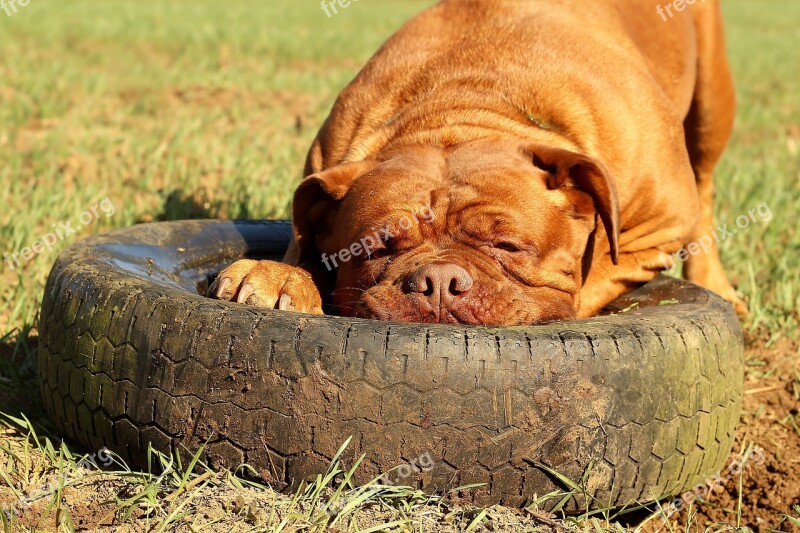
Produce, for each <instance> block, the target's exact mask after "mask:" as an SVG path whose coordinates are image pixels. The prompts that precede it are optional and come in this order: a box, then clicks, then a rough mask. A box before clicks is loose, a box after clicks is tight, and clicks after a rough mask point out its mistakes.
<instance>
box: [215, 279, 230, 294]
mask: <svg viewBox="0 0 800 533" xmlns="http://www.w3.org/2000/svg"><path fill="white" fill-rule="evenodd" d="M230 284H231V278H222V281H220V279H219V278H217V279H216V281H214V284H213V285H212V286H211V290H212V291H214V296H215V297H217V298H222V297H223V295H224V294H225V292H226V291H227V290H228V287H229V286H230Z"/></svg>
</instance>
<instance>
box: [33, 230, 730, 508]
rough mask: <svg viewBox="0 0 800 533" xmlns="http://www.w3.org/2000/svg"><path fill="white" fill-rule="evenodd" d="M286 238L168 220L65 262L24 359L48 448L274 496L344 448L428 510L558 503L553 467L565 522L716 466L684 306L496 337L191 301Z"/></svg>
mask: <svg viewBox="0 0 800 533" xmlns="http://www.w3.org/2000/svg"><path fill="white" fill-rule="evenodd" d="M290 235H291V226H290V225H289V223H287V222H281V221H272V222H255V223H254V222H236V223H233V222H218V221H184V222H165V223H157V224H145V225H140V226H135V227H133V228H129V229H124V230H120V231H115V232H111V233H107V234H104V235H101V236H97V237H93V238H90V239H87V240H84V241H82V242H79V243H77V244H76V245H74V246H72V247H70V248H69V249H67V250H66V251H65V252H63V253H62V254H61V256H60V257H59V259H58V261H57V262H56V264H55V266H54V267H53V270H52V272H51V273H50V276H49V278H48V281H47V286H46V289H45V294H44V299H43V303H42V311H41V321H40V341H39V351H38V369H39V378H40V380H41V392H42V395H43V398H44V404H45V406H46V409H47V411H48V413H49V415H50V416H51V418H52V420H53V421H54V422H55V424H56V426H57V428H58V429H59V430H60V431H61V432H63V434H64V435H66V436H67V437H69V438H70V439H73V440H75V441H77V442H78V443H80V444H81V445H83V446H86V447H88V448H90V449H99V448H101V447H102V446H108V447H109V448H110V449H112V450H114V451H115V452H117V453H119V454H120V455H121V456H122V457H123V458H126V459H127V460H129V461H132V462H134V464H139V465H143V464H146V462H145V461H146V458H147V454H148V446H149V445H152V447H153V448H154V449H156V450H160V451H163V452H170V451H175V450H178V451H180V452H181V453H186V450H191V451H194V450H198V449H199V448H200V447H201V446H202V445H203V444H204V443H207V446H206V447H205V449H204V452H203V459H204V460H205V461H206V462H207V463H209V464H210V465H212V466H215V467H228V468H236V467H238V466H240V465H242V464H243V463H247V464H249V465H251V466H252V467H254V469H255V472H257V474H254V475H255V476H256V477H258V478H260V479H261V480H263V481H265V482H268V483H270V484H271V485H272V486H273V487H275V488H276V489H279V490H290V489H292V488H294V487H296V486H297V485H298V484H299V482H300V481H302V480H308V479H312V478H313V476H314V475H316V474H317V473H320V472H324V471H325V470H326V469H327V467H328V465H329V462H330V461H331V458H332V457H333V455H334V454H335V452H336V451H337V449H338V448H339V446H340V445H341V444H342V443H343V442H344V441H345V440H346V439H347V438H348V437H349V436H351V435H352V436H353V440H352V442H351V444H350V447H349V449H348V450H347V451H346V453H345V455H344V458H345V461H346V462H350V463H352V461H354V460H355V459H356V458H357V457H359V456H360V455H361V454H365V459H364V461H363V463H362V466H361V467H360V468H359V470H358V474H357V481H359V482H365V481H368V480H369V479H371V478H373V477H374V476H376V475H379V474H380V473H381V472H386V471H388V470H390V469H393V468H396V467H398V466H400V465H406V466H405V467H401V468H399V469H397V470H395V471H394V472H393V473H392V474H390V475H389V478H388V480H387V481H388V482H391V483H397V484H403V485H412V486H417V487H420V488H422V489H423V490H425V491H430V492H433V491H445V490H450V489H453V488H456V487H461V486H463V485H466V484H471V483H485V485H484V486H482V487H480V488H476V489H470V490H462V491H457V492H455V493H454V494H455V495H456V497H458V498H460V499H462V500H468V501H469V502H472V503H475V504H479V505H489V504H494V503H502V504H505V505H510V506H521V505H525V504H526V503H528V502H530V501H531V500H532V499H533V498H534V496H535V495H538V496H542V495H544V494H547V493H549V492H551V491H555V490H562V489H563V488H564V487H563V485H562V484H561V482H559V481H558V479H557V477H556V476H554V475H553V474H552V472H550V471H549V469H551V470H553V471H556V472H559V473H561V474H563V475H565V476H567V477H568V478H570V479H573V480H580V479H582V478H583V479H584V481H585V488H586V494H587V495H589V496H590V498H585V496H584V495H577V496H576V497H575V498H574V499H573V500H572V502H571V503H570V504H569V507H568V508H569V509H572V510H576V509H581V508H584V506H588V507H589V508H598V507H599V508H604V507H610V506H621V505H627V504H630V503H631V502H647V501H652V500H653V499H655V498H661V497H665V496H667V495H671V494H676V493H679V492H681V491H683V490H684V489H686V488H688V487H692V486H694V485H695V484H697V483H699V482H700V481H702V480H703V479H704V478H705V477H706V476H708V475H709V474H712V473H716V472H717V471H719V470H720V469H721V468H722V466H723V463H724V462H725V460H726V458H727V456H728V454H729V453H730V450H731V446H732V443H733V437H734V429H735V427H736V424H737V422H738V420H739V415H740V411H741V403H742V387H743V346H742V338H741V330H740V326H739V322H738V319H737V317H736V315H735V313H734V311H733V309H732V308H731V307H730V306H729V305H728V304H727V303H726V302H724V301H723V300H722V299H721V298H719V297H718V296H716V295H714V294H712V293H710V292H708V291H706V290H704V289H701V288H700V287H697V286H695V285H692V284H690V283H687V282H684V281H680V280H677V279H672V278H667V277H660V278H657V279H655V280H654V281H652V282H650V283H648V284H647V285H645V286H643V287H642V288H640V289H638V290H635V291H633V292H631V293H629V294H627V295H625V296H624V297H622V298H621V299H619V300H617V301H616V302H614V303H613V304H611V305H610V306H609V308H608V311H609V312H611V313H615V312H616V311H620V310H624V309H626V308H630V307H631V306H632V305H634V308H633V309H632V310H629V311H628V312H619V313H616V314H608V315H607V316H600V317H597V318H592V319H587V320H576V321H568V322H560V323H552V324H548V325H538V326H530V327H499V328H484V327H467V326H449V325H431V324H427V325H426V324H402V323H389V322H378V321H369V320H360V319H351V318H340V317H320V316H311V315H303V314H299V313H288V312H281V311H273V310H266V309H258V308H253V307H248V306H244V305H239V304H234V303H229V302H220V301H216V300H211V299H208V298H205V297H204V296H201V294H202V293H204V291H205V288H206V287H207V286H208V282H209V280H210V279H213V275H214V274H215V273H216V272H218V271H219V270H221V268H222V267H223V266H224V265H226V264H229V263H230V262H232V261H233V260H236V259H239V258H242V257H245V256H246V257H256V258H273V259H274V258H279V257H280V256H281V255H282V253H283V251H284V249H285V248H286V246H287V243H288V240H289V238H290ZM664 300H672V301H673V303H674V301H677V303H674V304H673V305H659V303H664ZM408 465H411V466H413V467H412V468H409V466H408ZM403 475H405V476H406V477H401V476H403ZM584 476H585V477H584ZM393 477H394V478H396V479H393ZM586 499H588V502H587V501H586Z"/></svg>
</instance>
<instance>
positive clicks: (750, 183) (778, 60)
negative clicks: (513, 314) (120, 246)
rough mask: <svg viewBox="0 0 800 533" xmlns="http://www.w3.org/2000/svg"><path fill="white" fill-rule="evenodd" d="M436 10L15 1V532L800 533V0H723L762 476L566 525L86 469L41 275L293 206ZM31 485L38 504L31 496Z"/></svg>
mask: <svg viewBox="0 0 800 533" xmlns="http://www.w3.org/2000/svg"><path fill="white" fill-rule="evenodd" d="M8 1H10V0H8ZM430 3H431V2H430V1H427V0H425V1H423V0H381V1H380V2H378V1H377V0H363V1H361V2H353V3H351V4H350V5H349V7H347V8H345V9H343V8H339V9H338V12H337V13H336V14H334V13H332V12H330V9H329V14H330V16H328V14H326V12H325V11H324V10H322V9H321V8H320V5H319V4H318V3H317V2H316V1H311V0H300V1H298V0H270V1H269V2H258V3H256V2H245V1H244V0H231V1H228V2H214V1H212V0H194V1H190V0H173V1H171V2H147V3H142V2H134V1H133V0H114V1H106V2H93V1H91V0H73V1H71V2H56V1H55V0H32V1H30V2H29V3H27V5H25V6H23V5H21V1H20V0H17V1H16V3H15V4H14V5H13V6H11V5H10V4H4V5H7V6H9V7H8V12H4V11H1V10H0V102H2V105H0V185H1V186H0V204H2V205H4V206H5V208H4V209H2V210H0V254H7V255H6V256H4V257H3V262H2V263H0V412H2V413H5V415H4V416H3V420H4V422H3V424H2V428H0V431H1V432H2V436H0V506H3V505H5V506H7V511H8V512H7V513H3V514H2V523H3V525H4V529H6V530H14V531H27V530H40V531H53V530H55V529H56V528H59V529H61V530H72V529H75V530H82V529H95V528H97V529H100V530H108V531H111V530H113V531H143V530H147V531H200V530H207V531H249V530H269V531H298V530H308V531H315V530H316V531H322V530H324V529H325V528H326V527H328V528H329V529H330V530H331V531H333V530H339V531H346V530H360V531H379V530H384V529H385V530H390V531H402V530H404V529H405V530H419V531H423V530H424V531H460V530H464V529H471V530H476V531H477V530H482V529H487V530H493V531H524V530H526V529H527V530H536V531H549V530H553V531H563V530H565V529H578V530H582V529H594V530H614V531H621V530H622V529H623V528H624V526H625V525H626V524H629V525H631V527H635V526H636V524H639V525H640V527H641V528H642V529H645V530H658V529H660V530H662V531H664V530H678V529H683V527H684V526H686V527H688V529H686V530H687V531H688V530H692V531H702V530H704V529H706V528H707V529H709V530H713V531H718V530H725V529H726V528H728V527H730V528H740V530H742V531H744V530H745V528H750V529H751V530H753V531H768V530H770V529H771V528H772V529H775V530H782V531H800V416H798V415H799V414H800V413H798V409H800V355H798V334H797V327H798V319H800V315H799V314H798V311H797V310H798V308H800V269H798V268H797V265H798V252H800V235H799V234H798V225H797V215H798V208H800V179H799V178H800V158H799V157H798V153H799V151H800V100H798V99H797V95H798V94H800V74H798V71H797V64H796V63H797V62H796V58H797V50H798V49H799V48H800V29H798V26H797V21H798V20H800V3H797V2H796V1H795V0H773V1H771V2H770V3H769V9H766V5H765V4H764V3H762V2H753V1H752V0H726V1H725V3H724V11H725V18H726V21H727V27H728V37H729V42H728V48H729V52H730V56H731V61H732V65H733V69H734V75H735V78H736V82H737V90H738V100H739V112H738V120H737V124H736V131H735V134H734V137H733V139H732V141H731V145H730V149H729V150H728V152H727V153H726V155H725V158H724V160H723V162H722V164H721V166H720V168H719V172H718V174H717V183H718V191H717V198H716V206H715V210H716V213H717V217H718V222H719V223H720V224H726V223H727V224H728V225H729V227H731V228H732V227H734V226H735V224H736V219H737V217H738V216H739V215H742V214H747V212H748V211H750V210H751V209H755V208H757V207H758V206H762V207H761V211H760V212H759V213H764V214H766V213H769V216H763V217H758V220H757V221H756V222H752V223H750V224H749V225H748V226H747V227H746V228H743V229H741V230H739V231H738V232H737V233H736V234H735V235H733V236H731V237H729V238H727V239H726V240H724V241H723V242H721V245H720V246H721V250H722V256H723V262H724V263H725V265H726V268H727V269H728V272H729V273H730V275H731V278H732V280H733V281H734V283H735V284H736V286H737V287H738V289H739V291H740V292H741V293H742V294H743V296H744V297H745V298H746V299H747V301H748V302H749V305H750V311H751V314H750V316H749V317H748V318H747V319H746V320H745V321H744V329H745V336H746V344H747V350H746V358H747V369H748V370H747V374H746V383H745V389H746V396H745V405H744V407H745V413H744V415H743V417H742V422H741V427H740V429H739V437H738V444H737V449H736V451H740V450H741V449H750V450H752V449H753V446H756V447H760V448H761V449H763V461H755V460H752V461H749V462H748V463H747V466H746V467H745V468H744V470H743V471H742V473H741V475H737V476H732V477H731V479H730V480H729V481H728V482H727V483H726V484H725V485H724V487H722V488H719V489H717V490H715V491H710V492H708V493H707V496H706V499H705V500H703V501H699V502H697V503H695V504H694V505H693V506H692V507H691V509H690V510H689V511H688V512H687V511H686V510H684V511H682V512H681V513H679V514H675V515H673V516H672V517H671V521H672V522H673V523H674V524H672V525H669V526H668V525H666V523H665V521H664V520H663V518H662V517H661V516H659V515H658V513H656V514H654V515H650V516H648V514H647V513H643V512H639V513H634V514H632V515H624V516H622V517H614V515H613V513H612V512H606V513H601V514H599V515H597V516H593V517H578V518H567V519H566V520H563V519H562V517H560V516H558V515H553V516H550V515H546V514H543V513H541V512H539V511H537V510H536V509H535V508H529V509H523V510H517V509H504V508H499V507H495V508H491V509H485V510H484V509H474V508H462V507H459V506H457V505H453V504H452V503H451V502H449V501H447V498H446V497H445V498H443V499H442V498H430V497H426V496H424V495H422V494H419V493H417V492H415V491H414V490H412V489H401V488H397V489H395V490H394V491H393V492H392V491H390V492H388V493H384V494H370V493H362V498H361V499H362V500H363V501H359V499H358V498H355V499H354V498H353V497H352V495H351V496H350V499H348V500H346V501H349V502H352V507H353V509H352V510H351V509H350V508H347V507H346V508H344V509H342V510H341V512H339V513H338V515H337V514H336V513H332V514H328V513H325V511H324V510H322V509H321V505H322V502H324V501H327V500H329V499H330V497H331V495H332V494H333V491H334V490H335V489H336V488H337V486H338V481H336V480H334V481H330V482H326V481H325V480H321V482H320V484H318V485H316V486H312V487H310V488H308V490H306V491H305V492H301V493H298V494H296V495H281V494H276V493H274V492H272V491H270V490H269V489H268V488H266V487H261V486H257V485H248V484H246V483H245V484H244V485H243V483H244V482H242V481H240V480H239V479H238V478H237V477H236V476H233V475H231V474H230V473H226V472H222V473H215V472H209V471H206V470H205V469H204V468H203V467H202V465H195V468H194V469H192V471H190V468H189V467H190V466H191V465H176V464H173V465H172V466H171V467H170V468H167V469H166V470H165V471H164V472H163V473H161V474H155V473H153V474H149V473H147V472H139V471H135V470H133V471H131V470H130V469H126V468H125V467H124V466H121V465H114V466H113V467H112V468H104V469H103V470H98V469H96V468H94V466H93V465H92V463H91V462H88V461H87V460H84V461H83V466H84V468H78V466H77V463H79V462H80V461H81V457H82V454H91V453H96V452H97V451H96V450H81V449H79V448H76V447H75V446H74V445H70V443H63V444H60V443H59V440H58V438H57V435H53V434H52V433H51V431H52V430H51V428H50V426H49V424H48V422H47V419H46V417H45V416H44V415H43V413H42V407H41V403H40V402H39V400H38V392H37V391H36V381H35V375H34V372H33V369H34V366H33V364H32V358H33V354H34V352H35V349H36V338H37V330H36V324H37V312H38V307H39V304H40V299H41V294H42V287H43V285H44V281H45V279H46V276H47V273H48V271H49V267H50V266H51V265H52V263H53V261H54V260H55V258H56V256H57V254H58V252H59V251H60V250H62V249H63V248H64V247H66V246H68V245H70V244H71V243H73V242H75V241H76V240H77V239H80V238H81V237H84V236H87V235H90V234H93V233H98V232H103V231H107V230H109V229H112V228H118V227H124V226H129V225H131V224H134V223H137V222H144V221H150V220H172V219H181V218H205V217H212V218H272V217H285V216H286V215H287V213H288V206H289V202H290V197H291V192H292V190H293V189H294V187H295V186H296V184H297V182H298V180H299V178H300V173H301V169H302V164H303V160H304V157H305V151H306V149H307V147H308V146H309V144H310V142H311V140H312V138H313V136H314V134H315V132H316V129H317V128H318V127H319V125H320V124H321V123H322V120H323V119H324V117H325V115H326V113H327V111H328V109H329V108H330V106H331V104H332V103H333V100H334V98H335V96H336V94H337V93H338V91H339V90H341V88H342V87H343V86H344V85H345V84H346V83H347V82H348V81H349V80H350V79H351V78H352V77H353V75H354V74H355V73H356V72H357V70H358V68H359V67H360V65H362V64H363V62H364V61H365V60H366V59H367V58H368V57H369V55H370V54H371V53H372V51H374V50H375V49H376V48H377V47H378V46H379V45H380V43H381V42H382V41H383V40H384V39H385V38H386V37H387V36H388V35H389V34H390V33H391V32H392V30H393V29H394V28H396V27H397V26H398V25H399V24H400V23H401V22H402V21H403V20H405V19H406V18H407V17H408V16H410V15H411V14H412V13H414V12H417V11H418V10H420V9H421V8H423V7H424V6H426V5H429V4H430ZM0 8H2V6H0ZM662 23H664V24H669V21H666V22H662V20H661V19H660V18H657V15H656V13H655V12H654V21H653V24H662ZM764 206H766V207H764ZM48 234H49V235H48ZM38 239H41V240H42V242H43V243H46V246H45V245H44V244H38V245H36V248H37V249H36V250H35V251H38V252H40V253H34V250H31V251H28V252H27V253H26V252H25V249H26V247H32V246H34V243H35V242H36V241H37V240H38ZM15 254H16V255H15ZM22 255H25V257H22ZM759 457H760V456H759ZM96 459H97V458H96V457H95V462H97V461H96ZM158 460H159V458H158V457H154V461H158ZM164 460H166V459H164ZM731 460H733V456H732V457H731ZM334 466H335V465H334ZM86 467H88V468H86ZM153 472H156V469H155V468H154V469H153ZM337 479H338V478H337ZM323 485H328V486H326V487H323ZM31 497H33V498H38V499H37V500H36V501H35V502H34V503H32V504H30V505H26V504H24V503H21V501H20V498H22V499H26V500H27V499H30V498H31ZM687 523H688V524H689V525H688V526H687ZM726 524H727V525H726Z"/></svg>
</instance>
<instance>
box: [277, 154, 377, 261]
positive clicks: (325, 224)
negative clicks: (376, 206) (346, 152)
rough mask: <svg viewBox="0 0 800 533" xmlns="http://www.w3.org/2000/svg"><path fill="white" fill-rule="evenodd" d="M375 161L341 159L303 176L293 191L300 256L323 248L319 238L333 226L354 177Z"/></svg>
mask: <svg viewBox="0 0 800 533" xmlns="http://www.w3.org/2000/svg"><path fill="white" fill-rule="evenodd" d="M377 164H378V162H377V161H374V160H367V161H357V162H354V163H342V164H341V165H337V166H335V167H331V168H329V169H327V170H323V171H322V172H318V173H316V174H312V175H310V176H308V177H307V178H305V179H304V180H303V181H302V182H301V183H300V186H299V187H298V188H297V190H296V191H295V193H294V201H293V203H292V222H293V225H294V237H295V241H296V242H297V244H298V246H299V248H300V250H299V251H300V256H301V257H303V258H306V257H308V255H309V254H311V253H315V250H320V249H321V248H322V246H321V243H320V242H319V241H320V240H321V239H323V238H324V237H325V236H326V235H327V234H329V233H330V231H329V230H331V229H332V228H333V225H334V222H335V219H336V213H337V211H338V209H339V205H340V204H341V201H342V199H343V198H344V197H345V195H346V194H347V191H348V190H350V186H351V185H352V183H353V181H355V180H356V178H358V177H359V176H360V175H362V174H364V173H366V172H369V171H370V170H372V169H373V168H374V167H375V166H376V165H377Z"/></svg>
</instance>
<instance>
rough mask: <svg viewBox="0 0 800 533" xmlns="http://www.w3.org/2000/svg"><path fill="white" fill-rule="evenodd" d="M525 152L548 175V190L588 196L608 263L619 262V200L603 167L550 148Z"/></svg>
mask: <svg viewBox="0 0 800 533" xmlns="http://www.w3.org/2000/svg"><path fill="white" fill-rule="evenodd" d="M526 153H527V155H528V156H530V158H531V161H532V162H533V164H534V165H535V166H536V167H538V168H540V169H541V170H544V171H545V172H547V173H548V174H549V175H548V177H547V187H548V188H549V189H559V188H563V187H574V188H576V189H579V190H581V191H583V192H585V193H587V194H588V195H589V196H591V197H592V200H593V201H594V208H595V210H596V212H597V214H598V215H599V216H600V220H602V221H603V227H604V228H605V230H606V235H607V236H608V244H609V248H610V250H611V261H613V263H614V264H615V265H616V264H617V262H618V260H619V199H618V197H617V188H616V186H615V185H614V181H613V180H612V179H611V177H610V176H609V174H608V172H607V171H606V170H605V168H603V166H602V165H601V164H600V163H599V162H598V161H594V160H592V159H591V158H589V157H586V156H584V155H581V154H577V153H575V152H571V151H569V150H564V149H561V148H554V147H552V146H532V147H529V148H528V149H527V150H526Z"/></svg>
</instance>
